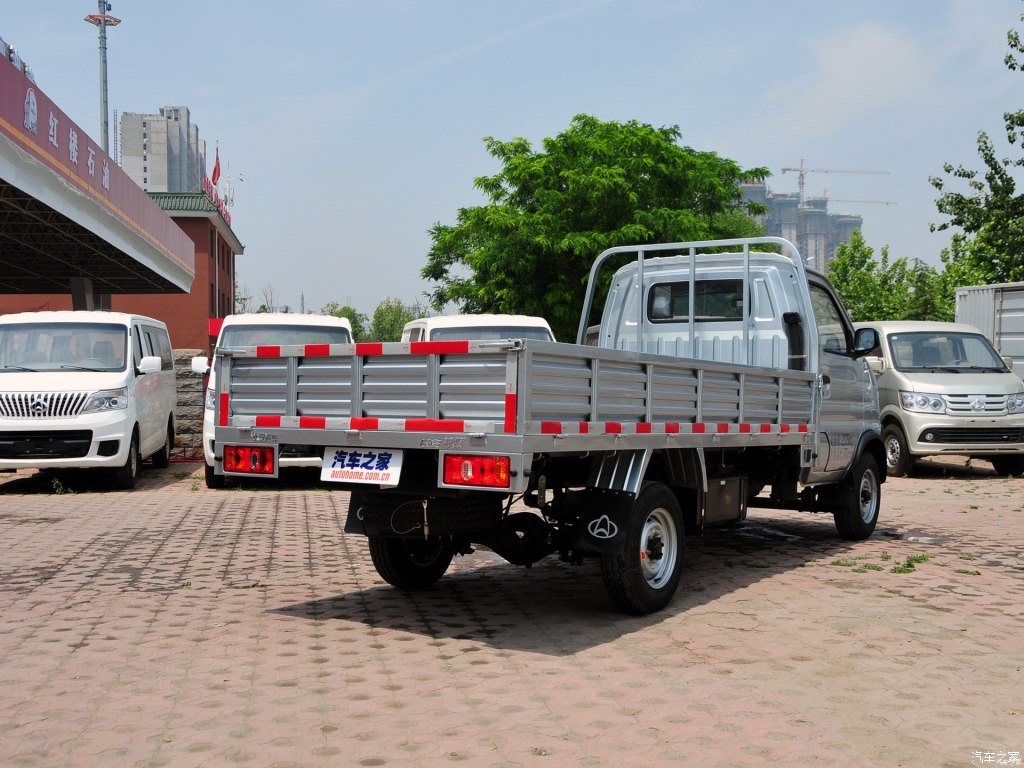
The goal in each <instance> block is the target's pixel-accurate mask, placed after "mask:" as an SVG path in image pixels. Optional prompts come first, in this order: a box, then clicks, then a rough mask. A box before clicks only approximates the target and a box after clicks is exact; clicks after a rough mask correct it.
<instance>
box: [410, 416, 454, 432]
mask: <svg viewBox="0 0 1024 768" xmlns="http://www.w3.org/2000/svg"><path fill="white" fill-rule="evenodd" d="M465 429H466V423H465V422H464V421H463V420H462V419H406V420H405V431H406V432H464V431H465Z"/></svg>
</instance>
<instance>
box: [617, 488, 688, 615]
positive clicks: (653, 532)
mask: <svg viewBox="0 0 1024 768" xmlns="http://www.w3.org/2000/svg"><path fill="white" fill-rule="evenodd" d="M683 536H684V534H683V513H682V510H681V509H680V508H679V501H678V500H677V499H676V495H675V494H674V493H672V491H671V490H670V489H669V487H668V486H666V485H665V484H663V483H648V484H647V485H645V486H644V487H643V489H642V490H641V491H640V494H639V495H638V496H637V497H636V501H635V502H633V509H632V510H630V521H629V531H628V533H627V534H626V544H625V548H624V549H623V551H622V552H620V553H618V554H606V555H601V576H602V578H603V579H604V585H605V589H606V590H607V591H608V595H609V596H610V597H611V598H612V600H614V601H615V602H616V603H618V605H619V607H621V608H622V609H623V610H625V611H626V612H627V613H632V614H636V615H643V614H645V613H652V612H654V611H658V610H661V609H662V608H664V607H665V606H666V605H668V603H669V601H670V600H671V599H672V596H673V595H674V594H675V592H676V588H677V587H678V586H679V579H680V577H681V576H682V574H683V545H684V538H683Z"/></svg>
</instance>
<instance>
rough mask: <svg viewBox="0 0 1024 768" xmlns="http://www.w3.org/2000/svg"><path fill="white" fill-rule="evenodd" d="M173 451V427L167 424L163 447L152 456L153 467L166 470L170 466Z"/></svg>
mask: <svg viewBox="0 0 1024 768" xmlns="http://www.w3.org/2000/svg"><path fill="white" fill-rule="evenodd" d="M173 450H174V426H173V425H172V424H171V423H170V422H168V424H167V434H166V435H164V447H163V448H161V449H160V450H159V451H157V452H156V453H154V454H153V466H154V467H156V468H157V469H167V468H168V467H169V466H171V451H173Z"/></svg>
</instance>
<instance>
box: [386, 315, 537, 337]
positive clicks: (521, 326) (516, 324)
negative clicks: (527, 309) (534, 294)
mask: <svg viewBox="0 0 1024 768" xmlns="http://www.w3.org/2000/svg"><path fill="white" fill-rule="evenodd" d="M455 339H473V340H475V341H476V340H488V339H542V340H544V341H554V340H555V335H554V334H553V333H552V332H551V326H550V325H548V321H547V320H545V319H544V318H543V317H533V316H532V315H488V314H477V315H438V316H436V317H421V318H419V319H418V320H410V321H409V322H408V323H406V324H405V327H404V328H403V329H402V341H451V340H455Z"/></svg>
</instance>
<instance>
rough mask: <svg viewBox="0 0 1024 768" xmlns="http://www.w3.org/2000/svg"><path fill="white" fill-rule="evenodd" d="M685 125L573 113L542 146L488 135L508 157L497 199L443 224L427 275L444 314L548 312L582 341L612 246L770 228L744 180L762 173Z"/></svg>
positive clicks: (484, 186) (493, 150) (493, 182)
mask: <svg viewBox="0 0 1024 768" xmlns="http://www.w3.org/2000/svg"><path fill="white" fill-rule="evenodd" d="M680 136H681V134H680V130H679V128H678V126H672V127H665V128H654V127H652V126H650V125H645V124H641V123H638V122H636V121H630V122H627V123H618V122H602V121H600V120H598V119H596V118H594V117H590V116H588V115H577V116H576V117H575V118H573V120H572V122H571V124H570V126H569V128H568V130H566V131H564V132H563V133H560V134H559V135H558V136H555V137H554V138H548V139H545V140H544V142H543V150H542V151H535V150H534V149H533V148H532V147H531V145H530V143H529V142H528V141H527V140H526V139H522V138H517V139H513V140H512V141H498V140H496V139H494V138H491V137H486V138H485V139H484V143H485V145H486V147H487V150H488V152H489V153H490V155H491V156H492V157H494V158H496V159H497V160H498V161H499V162H500V163H501V166H502V167H501V170H500V171H499V172H498V173H497V174H495V175H494V176H482V177H480V178H478V179H476V181H475V186H476V187H477V189H479V190H481V191H482V192H483V193H484V194H485V195H486V196H487V198H488V202H487V203H486V204H484V205H480V206H474V207H470V208H461V209H459V212H458V216H457V219H458V223H457V224H455V225H445V224H441V223H437V224H435V225H434V226H433V227H432V228H431V230H430V237H431V240H432V246H431V248H430V252H429V254H428V257H427V264H426V266H425V267H424V268H423V270H422V271H421V274H422V276H423V277H424V278H426V279H428V280H431V281H433V282H435V283H437V286H436V287H435V288H434V289H433V291H432V293H431V295H430V300H431V304H432V306H433V307H434V309H436V310H438V311H440V310H442V309H443V308H444V307H445V306H446V305H447V304H449V303H454V304H456V305H457V306H458V307H459V308H460V310H461V311H463V312H508V313H521V314H529V315H540V316H542V317H545V318H546V319H547V320H548V322H549V323H550V324H551V326H552V328H553V330H554V331H555V335H556V337H558V338H562V339H569V338H573V339H574V338H575V335H576V327H577V324H578V322H579V313H580V310H581V308H582V304H583V294H584V290H585V287H586V280H587V275H588V273H589V270H590V266H591V264H592V262H593V260H594V258H595V257H596V256H597V255H598V254H599V253H600V252H601V251H603V250H604V249H605V248H608V247H611V246H616V245H631V244H643V243H653V242H671V241H680V240H698V239H704V238H722V237H739V236H747V235H756V234H761V233H762V230H761V227H760V225H758V224H757V223H756V222H755V221H754V220H753V219H752V218H751V217H750V216H749V215H748V214H750V213H760V212H763V208H761V207H760V206H757V205H756V204H752V203H744V202H743V200H742V198H741V195H740V189H739V184H740V183H741V182H743V181H753V180H759V179H763V178H765V177H766V176H767V175H768V171H767V169H765V168H755V169H751V170H743V169H742V168H741V167H740V166H739V165H738V164H737V163H735V162H733V161H732V160H728V159H725V158H722V157H719V156H718V155H716V154H715V153H713V152H699V151H697V150H694V149H691V148H690V147H683V146H680V145H679V144H678V141H679V139H680Z"/></svg>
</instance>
